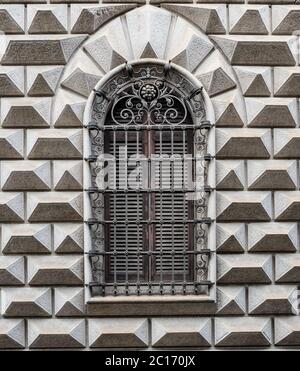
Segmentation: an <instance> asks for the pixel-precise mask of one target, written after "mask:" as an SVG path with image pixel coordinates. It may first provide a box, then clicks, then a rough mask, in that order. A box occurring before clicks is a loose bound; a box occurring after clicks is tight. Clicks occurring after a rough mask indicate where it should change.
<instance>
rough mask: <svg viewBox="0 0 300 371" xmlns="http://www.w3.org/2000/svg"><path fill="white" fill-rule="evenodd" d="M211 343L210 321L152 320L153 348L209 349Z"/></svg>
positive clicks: (201, 319)
mask: <svg viewBox="0 0 300 371" xmlns="http://www.w3.org/2000/svg"><path fill="white" fill-rule="evenodd" d="M211 341H212V340H211V319H208V318H195V317H194V318H155V319H152V345H153V347H157V348H160V347H209V346H210V345H211Z"/></svg>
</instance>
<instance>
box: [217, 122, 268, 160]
mask: <svg viewBox="0 0 300 371" xmlns="http://www.w3.org/2000/svg"><path fill="white" fill-rule="evenodd" d="M216 142H217V143H216V145H217V157H218V158H220V159H226V158H228V159H230V158H232V159H234V158H269V157H270V152H271V132H270V130H266V129H218V130H216Z"/></svg>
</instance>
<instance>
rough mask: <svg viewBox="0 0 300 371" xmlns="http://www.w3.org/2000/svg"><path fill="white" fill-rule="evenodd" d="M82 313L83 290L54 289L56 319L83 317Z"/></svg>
mask: <svg viewBox="0 0 300 371" xmlns="http://www.w3.org/2000/svg"><path fill="white" fill-rule="evenodd" d="M84 312H85V304H84V290H83V289H81V288H72V287H62V288H57V289H55V315H56V316H57V317H74V316H83V315H84Z"/></svg>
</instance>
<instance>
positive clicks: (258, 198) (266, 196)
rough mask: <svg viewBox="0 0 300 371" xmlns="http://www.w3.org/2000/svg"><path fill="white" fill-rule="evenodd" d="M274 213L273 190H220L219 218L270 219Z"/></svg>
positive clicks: (234, 219)
mask: <svg viewBox="0 0 300 371" xmlns="http://www.w3.org/2000/svg"><path fill="white" fill-rule="evenodd" d="M271 214H272V201H271V192H234V191H230V192H218V193H217V220H218V221H220V222H228V221H269V220H270V219H271Z"/></svg>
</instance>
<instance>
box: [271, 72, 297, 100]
mask: <svg viewBox="0 0 300 371" xmlns="http://www.w3.org/2000/svg"><path fill="white" fill-rule="evenodd" d="M274 95H275V96H276V97H300V68H299V67H290V68H281V67H276V68H275V69H274Z"/></svg>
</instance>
